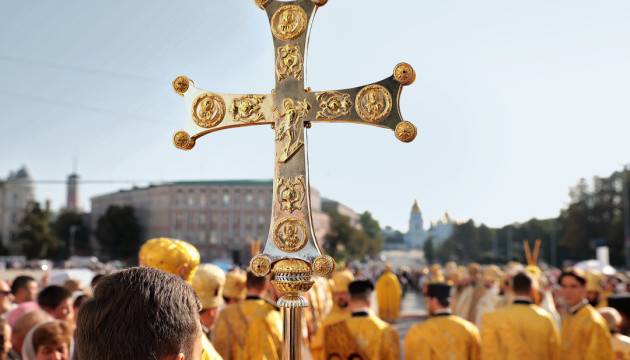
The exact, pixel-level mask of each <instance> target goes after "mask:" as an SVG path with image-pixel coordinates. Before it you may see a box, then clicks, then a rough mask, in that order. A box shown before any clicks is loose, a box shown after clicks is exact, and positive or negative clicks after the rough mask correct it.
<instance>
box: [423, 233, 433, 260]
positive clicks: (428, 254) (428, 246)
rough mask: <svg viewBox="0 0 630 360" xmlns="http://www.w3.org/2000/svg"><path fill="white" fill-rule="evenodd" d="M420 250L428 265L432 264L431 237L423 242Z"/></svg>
mask: <svg viewBox="0 0 630 360" xmlns="http://www.w3.org/2000/svg"><path fill="white" fill-rule="evenodd" d="M422 250H424V258H425V259H426V260H427V262H428V263H429V264H432V263H433V259H434V256H433V237H431V236H429V238H428V239H427V240H426V241H425V242H424V245H423V246H422Z"/></svg>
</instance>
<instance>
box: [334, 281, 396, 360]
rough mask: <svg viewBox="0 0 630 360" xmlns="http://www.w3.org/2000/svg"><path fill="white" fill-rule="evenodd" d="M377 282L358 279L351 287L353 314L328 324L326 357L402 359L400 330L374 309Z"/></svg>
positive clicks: (351, 308)
mask: <svg viewBox="0 0 630 360" xmlns="http://www.w3.org/2000/svg"><path fill="white" fill-rule="evenodd" d="M373 289H374V285H373V284H372V282H371V281H369V280H355V281H353V282H352V283H350V285H349V286H348V290H349V292H350V303H349V308H350V311H351V312H352V315H351V316H350V318H349V319H347V320H346V321H342V322H338V323H335V324H332V325H328V326H326V327H324V359H326V360H376V359H378V360H397V359H400V340H399V338H398V333H397V332H396V331H395V330H394V329H393V328H392V327H391V326H390V325H389V324H388V323H386V322H384V321H383V320H381V319H379V318H378V317H377V316H376V315H374V314H373V313H372V312H371V311H370V305H371V300H370V297H371V294H372V290H373Z"/></svg>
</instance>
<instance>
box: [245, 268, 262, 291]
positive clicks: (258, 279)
mask: <svg viewBox="0 0 630 360" xmlns="http://www.w3.org/2000/svg"><path fill="white" fill-rule="evenodd" d="M266 285H267V278H266V277H265V276H257V275H255V274H254V273H253V272H251V271H248V272H247V280H246V281H245V287H246V288H247V294H248V295H252V294H256V295H259V294H261V293H263V292H265V290H266Z"/></svg>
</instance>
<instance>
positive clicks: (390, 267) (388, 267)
mask: <svg viewBox="0 0 630 360" xmlns="http://www.w3.org/2000/svg"><path fill="white" fill-rule="evenodd" d="M383 271H392V263H390V262H387V263H385V266H384V267H383Z"/></svg>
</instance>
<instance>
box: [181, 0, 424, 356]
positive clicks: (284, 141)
mask: <svg viewBox="0 0 630 360" xmlns="http://www.w3.org/2000/svg"><path fill="white" fill-rule="evenodd" d="M327 1H328V0H296V1H278V0H254V2H255V3H256V5H258V7H260V8H261V9H262V10H265V11H266V13H267V17H268V18H269V24H270V26H271V32H272V34H273V43H274V49H275V51H274V53H275V74H276V87H275V89H274V90H272V92H271V94H265V95H252V94H250V95H232V94H217V93H212V92H208V91H204V90H201V89H198V88H196V87H195V85H194V83H193V82H192V80H190V79H189V78H187V77H185V76H179V77H177V78H176V79H175V80H174V81H173V88H174V89H175V91H176V92H177V93H178V94H180V95H182V96H183V97H184V98H185V101H186V107H187V111H188V114H189V117H188V120H187V124H186V130H187V131H185V130H180V131H178V132H177V133H176V134H175V136H174V138H173V141H174V144H175V146H176V147H178V148H180V149H184V150H190V149H192V148H193V147H194V145H195V142H196V140H197V139H198V138H200V137H202V136H203V135H206V134H209V133H211V132H214V131H218V130H222V129H228V128H234V127H241V126H249V125H264V124H271V127H272V128H273V129H275V147H276V148H275V149H276V155H275V162H274V184H273V206H272V213H271V226H270V229H269V235H268V238H267V243H266V245H265V249H264V251H263V253H262V254H258V255H256V256H254V257H253V258H252V260H251V262H250V266H251V269H252V271H253V272H254V273H256V274H257V275H260V276H264V275H267V274H269V273H272V278H273V280H272V282H273V284H274V285H275V286H276V288H277V289H278V290H280V291H281V292H283V293H286V294H287V295H285V296H283V297H282V298H280V300H279V301H278V305H279V306H281V307H282V308H283V313H284V322H285V325H284V326H285V329H284V331H285V333H284V335H285V345H284V352H283V353H284V355H283V358H284V359H297V358H299V351H298V347H299V334H298V333H297V331H298V330H297V328H298V327H299V324H300V322H299V317H300V315H301V313H300V308H301V307H306V306H307V305H308V302H307V300H306V298H304V297H303V296H301V295H300V293H302V292H305V291H308V290H309V289H310V288H311V286H312V285H313V281H312V278H311V276H312V273H313V272H315V273H316V274H318V275H321V276H328V275H330V274H331V273H332V272H333V271H334V269H335V262H334V260H333V259H332V258H331V257H330V256H327V255H323V254H322V251H321V249H320V247H319V244H318V242H317V239H316V238H315V231H314V230H313V224H312V219H311V206H310V186H309V181H308V178H307V176H308V173H307V171H306V170H307V166H308V162H307V156H306V147H305V136H304V132H305V131H306V130H305V129H307V128H309V127H310V126H311V124H312V123H314V122H352V123H360V124H366V125H373V126H379V127H382V128H388V129H391V130H394V132H395V135H396V137H397V138H398V139H399V140H401V141H404V142H410V141H412V140H413V139H414V138H415V137H416V132H417V131H416V127H415V126H414V125H413V124H411V123H410V122H407V121H403V120H402V118H401V115H400V110H399V97H400V93H401V91H402V87H403V86H405V85H410V84H411V83H412V82H413V81H414V80H415V72H414V70H413V68H412V67H411V66H410V65H408V64H406V63H400V64H398V65H396V67H395V68H394V72H393V75H392V76H390V77H388V78H386V79H383V80H381V81H379V82H375V83H372V84H369V85H365V86H360V87H356V88H351V89H343V90H328V91H311V90H310V88H305V87H304V73H305V67H306V65H305V64H306V59H305V57H304V54H306V44H307V42H308V36H309V30H310V22H311V21H312V20H313V18H314V15H315V11H316V10H317V8H319V7H320V6H323V5H324V4H325V3H326V2H327ZM296 342H297V344H296Z"/></svg>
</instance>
